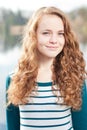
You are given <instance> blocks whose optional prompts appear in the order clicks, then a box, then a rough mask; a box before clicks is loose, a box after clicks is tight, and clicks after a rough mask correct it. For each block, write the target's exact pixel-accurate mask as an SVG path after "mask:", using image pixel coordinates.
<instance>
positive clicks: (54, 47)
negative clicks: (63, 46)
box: [46, 46, 58, 49]
mask: <svg viewBox="0 0 87 130" xmlns="http://www.w3.org/2000/svg"><path fill="white" fill-rule="evenodd" d="M46 47H47V48H49V49H57V48H58V47H57V46H46Z"/></svg>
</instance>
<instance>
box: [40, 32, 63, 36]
mask: <svg viewBox="0 0 87 130" xmlns="http://www.w3.org/2000/svg"><path fill="white" fill-rule="evenodd" d="M42 34H44V35H45V34H50V32H43V33H42ZM58 35H63V36H64V33H61V32H59V33H58Z"/></svg>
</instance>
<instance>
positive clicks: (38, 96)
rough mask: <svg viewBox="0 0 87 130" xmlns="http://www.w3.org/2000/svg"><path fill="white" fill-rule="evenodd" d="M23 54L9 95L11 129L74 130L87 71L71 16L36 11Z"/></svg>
mask: <svg viewBox="0 0 87 130" xmlns="http://www.w3.org/2000/svg"><path fill="white" fill-rule="evenodd" d="M22 52H23V53H22V55H21V57H20V59H19V63H18V66H17V69H16V71H15V72H14V74H13V75H12V76H11V83H10V86H9V89H8V91H7V94H8V104H10V105H9V106H8V108H7V128H8V130H10V129H11V130H13V129H14V130H18V129H20V130H74V124H73V122H72V114H71V110H79V109H80V108H81V104H82V88H83V87H82V86H83V83H84V80H85V74H86V72H85V61H84V58H83V54H82V52H81V51H80V49H79V43H78V41H77V39H76V37H75V35H74V33H73V32H72V29H71V26H70V23H69V21H68V19H67V18H66V15H65V14H64V13H63V12H62V11H61V10H59V9H57V8H56V7H42V8H40V9H39V10H37V11H36V12H35V13H34V14H33V16H32V18H31V19H30V20H29V22H28V24H27V26H26V30H25V34H24V39H23V50H22ZM7 86H8V85H7ZM86 101H87V99H86ZM15 106H17V108H16V107H15ZM11 113H12V114H13V117H12V119H11V117H10V116H9V115H11ZM19 118H20V119H19ZM12 120H13V121H12ZM19 120H20V121H19ZM10 121H11V122H14V123H12V124H11V123H10V124H11V125H12V126H9V122H10ZM13 125H14V126H13ZM12 127H13V128H12ZM78 128H79V127H78ZM77 130H80V129H77ZM84 130H85V129H84Z"/></svg>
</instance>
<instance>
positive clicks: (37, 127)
mask: <svg viewBox="0 0 87 130" xmlns="http://www.w3.org/2000/svg"><path fill="white" fill-rule="evenodd" d="M37 85H38V89H37V90H36V91H35V92H36V95H33V94H32V95H31V96H30V98H29V103H27V104H26V105H19V110H20V130H73V127H72V118H71V108H70V107H69V106H66V105H64V104H63V103H62V101H63V98H62V97H61V95H60V92H59V90H57V92H58V95H59V101H58V103H57V102H56V101H57V98H56V96H55V95H54V94H53V90H52V82H44V83H42V82H38V83H37ZM33 93H34V91H33Z"/></svg>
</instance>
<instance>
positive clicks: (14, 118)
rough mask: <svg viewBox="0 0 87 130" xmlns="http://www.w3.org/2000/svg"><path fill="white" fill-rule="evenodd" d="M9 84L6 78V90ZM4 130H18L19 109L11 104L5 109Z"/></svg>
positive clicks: (8, 78) (9, 80) (9, 79)
mask: <svg viewBox="0 0 87 130" xmlns="http://www.w3.org/2000/svg"><path fill="white" fill-rule="evenodd" d="M10 82H11V78H10V77H9V76H8V77H7V79H6V90H7V89H8V87H9V84H10ZM6 100H7V95H6ZM6 130H20V117H19V108H18V107H15V106H13V105H12V104H11V105H10V106H8V107H7V108H6Z"/></svg>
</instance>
